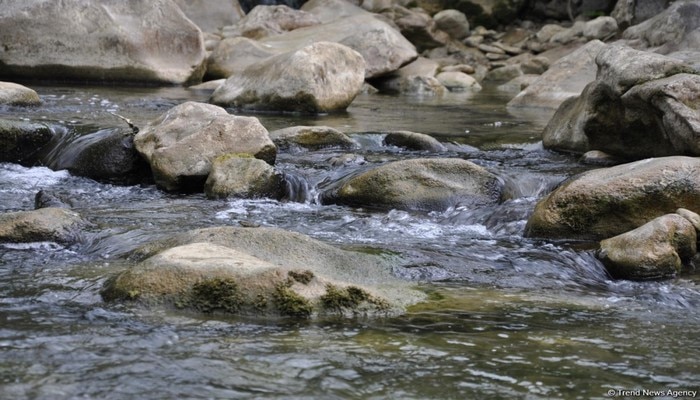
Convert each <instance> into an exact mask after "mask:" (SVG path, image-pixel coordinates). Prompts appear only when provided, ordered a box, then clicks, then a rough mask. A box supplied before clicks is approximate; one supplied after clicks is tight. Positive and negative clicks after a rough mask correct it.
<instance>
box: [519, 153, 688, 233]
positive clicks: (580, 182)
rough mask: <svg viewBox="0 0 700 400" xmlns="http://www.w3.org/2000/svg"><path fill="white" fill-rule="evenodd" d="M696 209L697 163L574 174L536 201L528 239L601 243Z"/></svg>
mask: <svg viewBox="0 0 700 400" xmlns="http://www.w3.org/2000/svg"><path fill="white" fill-rule="evenodd" d="M698 204H700V159H698V158H692V157H682V156H675V157H662V158H652V159H646V160H642V161H636V162H633V163H628V164H622V165H617V166H614V167H610V168H601V169H596V170H592V171H588V172H584V173H583V174H580V175H576V176H574V177H572V178H571V179H569V180H567V181H566V182H564V183H562V184H561V185H559V187H557V189H555V190H554V191H553V192H552V193H550V194H549V195H548V196H547V197H545V198H544V199H542V200H540V201H539V202H538V203H537V206H536V207H535V210H534V212H533V214H532V216H531V217H530V219H529V220H528V222H527V226H526V228H525V234H526V235H527V236H529V237H542V238H553V239H586V240H590V239H593V240H600V239H605V238H609V237H612V236H615V235H619V234H621V233H624V232H627V231H630V230H632V229H635V228H637V227H639V226H641V225H643V224H645V223H647V222H649V221H650V220H652V219H654V218H656V217H660V216H662V215H664V214H668V213H672V212H674V211H675V210H677V209H678V208H681V207H682V208H688V209H691V210H692V209H697V205H698Z"/></svg>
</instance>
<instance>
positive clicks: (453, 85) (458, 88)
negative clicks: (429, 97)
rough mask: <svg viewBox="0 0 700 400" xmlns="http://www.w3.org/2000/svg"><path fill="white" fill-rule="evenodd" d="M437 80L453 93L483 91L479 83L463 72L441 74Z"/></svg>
mask: <svg viewBox="0 0 700 400" xmlns="http://www.w3.org/2000/svg"><path fill="white" fill-rule="evenodd" d="M435 79H437V80H438V82H440V84H441V85H442V86H444V87H446V88H447V89H448V90H449V91H451V92H463V91H472V92H478V91H479V90H481V85H480V84H479V82H477V81H476V79H474V78H472V77H471V76H469V75H467V74H465V73H463V72H457V71H455V72H440V73H439V74H437V76H436V77H435Z"/></svg>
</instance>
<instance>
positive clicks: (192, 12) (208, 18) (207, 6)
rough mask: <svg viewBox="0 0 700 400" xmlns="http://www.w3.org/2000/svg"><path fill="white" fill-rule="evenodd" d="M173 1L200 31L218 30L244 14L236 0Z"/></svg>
mask: <svg viewBox="0 0 700 400" xmlns="http://www.w3.org/2000/svg"><path fill="white" fill-rule="evenodd" d="M175 3H176V4H177V5H178V6H179V7H180V9H181V10H182V12H184V13H185V15H187V18H189V19H190V20H192V22H194V23H195V24H197V26H198V27H199V28H200V29H201V30H202V32H218V31H219V29H221V28H222V27H224V26H227V25H231V24H233V23H235V22H236V21H238V20H240V19H241V18H243V16H244V15H245V13H244V12H243V9H241V5H240V4H239V3H238V0H175Z"/></svg>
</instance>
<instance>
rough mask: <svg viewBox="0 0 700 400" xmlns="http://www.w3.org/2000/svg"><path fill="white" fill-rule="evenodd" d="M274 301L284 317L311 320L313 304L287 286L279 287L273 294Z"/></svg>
mask: <svg viewBox="0 0 700 400" xmlns="http://www.w3.org/2000/svg"><path fill="white" fill-rule="evenodd" d="M272 300H273V303H274V305H275V307H276V308H277V309H278V310H279V313H280V314H282V315H286V316H289V317H301V318H309V317H310V316H311V313H312V312H313V306H312V305H311V303H310V302H309V301H308V300H307V299H305V298H303V297H301V296H300V295H298V294H297V293H296V292H294V291H293V290H292V289H290V288H289V286H287V285H278V286H277V287H276V288H275V292H274V293H273V294H272Z"/></svg>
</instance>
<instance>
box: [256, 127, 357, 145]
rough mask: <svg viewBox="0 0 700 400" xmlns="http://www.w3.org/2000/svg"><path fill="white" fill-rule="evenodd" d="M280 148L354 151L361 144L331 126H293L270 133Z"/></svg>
mask: <svg viewBox="0 0 700 400" xmlns="http://www.w3.org/2000/svg"><path fill="white" fill-rule="evenodd" d="M270 138H271V139H272V141H273V142H275V144H276V145H277V146H278V147H279V148H289V147H290V146H298V147H303V148H306V149H311V150H318V149H322V148H325V147H339V148H344V149H354V148H356V147H358V146H359V144H358V143H357V142H356V141H354V140H352V139H351V138H350V137H348V135H346V134H344V133H343V132H341V131H339V130H337V129H335V128H331V127H329V126H292V127H289V128H284V129H278V130H276V131H272V132H270Z"/></svg>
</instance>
